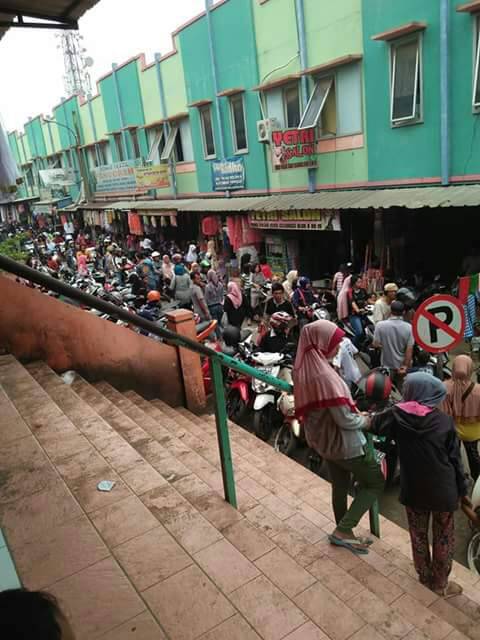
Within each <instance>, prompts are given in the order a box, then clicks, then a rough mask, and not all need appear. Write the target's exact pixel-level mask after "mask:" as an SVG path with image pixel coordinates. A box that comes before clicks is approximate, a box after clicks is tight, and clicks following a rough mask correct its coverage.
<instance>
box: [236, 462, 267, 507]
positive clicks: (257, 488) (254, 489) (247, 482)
mask: <svg viewBox="0 0 480 640" xmlns="http://www.w3.org/2000/svg"><path fill="white" fill-rule="evenodd" d="M239 468H241V466H240V467H239ZM238 486H239V487H241V488H242V489H243V490H244V491H246V492H247V493H248V494H249V495H251V496H252V498H255V500H261V499H262V498H265V497H266V496H268V495H269V494H270V492H269V491H268V490H267V489H265V487H262V485H260V484H258V482H256V481H255V480H252V478H249V477H248V476H246V477H245V478H243V480H240V481H239V482H238Z"/></svg>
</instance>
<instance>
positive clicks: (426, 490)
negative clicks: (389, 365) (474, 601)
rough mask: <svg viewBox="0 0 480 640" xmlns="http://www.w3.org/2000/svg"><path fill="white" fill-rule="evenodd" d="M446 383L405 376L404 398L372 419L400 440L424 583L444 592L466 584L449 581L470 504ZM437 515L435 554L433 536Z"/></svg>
mask: <svg viewBox="0 0 480 640" xmlns="http://www.w3.org/2000/svg"><path fill="white" fill-rule="evenodd" d="M446 393H447V391H446V388H445V385H444V384H443V383H442V382H441V381H440V380H438V379H437V378H434V377H433V376H432V375H430V374H428V373H411V374H410V375H408V376H407V377H406V379H405V384H404V387H403V398H404V399H403V401H402V402H400V403H399V404H397V405H396V406H395V407H393V408H391V409H388V410H387V411H386V412H384V413H383V414H378V415H377V416H375V417H374V418H373V420H372V425H371V430H372V431H373V432H374V433H377V434H380V435H385V436H387V437H388V438H391V439H392V440H395V442H396V443H397V445H398V453H399V458H400V502H401V503H402V504H403V505H405V508H406V511H407V518H408V528H409V532H410V539H411V543H412V552H413V562H414V564H415V569H416V571H417V573H418V576H419V579H420V582H421V583H422V584H423V585H425V586H426V587H428V588H429V589H431V590H432V591H434V592H435V593H436V594H438V595H440V596H453V595H458V594H460V593H461V591H462V589H461V587H460V586H459V585H457V584H456V583H454V582H449V581H448V576H449V575H450V571H451V569H452V558H453V552H454V544H455V539H454V512H455V511H456V510H457V508H458V506H459V504H460V502H463V503H464V504H468V505H470V504H471V503H470V500H469V499H468V498H467V497H466V495H467V485H466V481H465V474H464V472H463V467H462V461H461V458H460V446H459V441H458V438H457V434H456V432H455V425H454V422H453V419H452V418H451V417H450V416H447V415H445V413H443V412H442V411H440V409H439V407H440V405H441V404H442V402H443V401H444V399H445V397H446ZM430 520H433V541H432V555H430V546H429V541H428V530H429V523H430Z"/></svg>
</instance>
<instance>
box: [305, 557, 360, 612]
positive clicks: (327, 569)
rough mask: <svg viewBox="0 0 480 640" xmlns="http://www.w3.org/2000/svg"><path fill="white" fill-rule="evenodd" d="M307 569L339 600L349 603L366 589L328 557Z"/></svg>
mask: <svg viewBox="0 0 480 640" xmlns="http://www.w3.org/2000/svg"><path fill="white" fill-rule="evenodd" d="M307 569H308V571H309V572H310V573H311V574H313V575H314V576H315V577H316V578H317V579H318V580H319V581H320V583H321V584H322V585H323V586H324V587H326V588H327V589H328V590H329V591H331V592H332V593H334V594H335V595H336V596H337V598H340V600H343V601H345V602H347V603H348V601H349V600H350V598H353V597H354V596H356V595H357V594H359V593H360V592H361V591H363V590H364V588H365V587H364V586H363V585H362V584H361V583H360V582H359V581H358V580H356V579H355V578H354V577H353V576H351V575H350V574H349V573H347V572H346V571H345V570H344V569H342V568H341V567H339V566H338V564H335V562H333V560H330V558H328V557H326V556H324V557H323V558H320V560H316V561H315V562H314V563H313V564H311V565H310V566H308V567H307Z"/></svg>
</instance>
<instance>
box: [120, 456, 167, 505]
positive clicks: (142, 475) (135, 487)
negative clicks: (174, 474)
mask: <svg viewBox="0 0 480 640" xmlns="http://www.w3.org/2000/svg"><path fill="white" fill-rule="evenodd" d="M122 479H123V480H125V482H126V483H127V484H128V486H129V487H130V489H131V490H132V491H133V492H134V493H136V494H137V496H140V495H142V494H143V493H146V492H147V491H151V490H152V489H157V488H158V487H163V486H165V485H166V484H167V481H166V480H165V478H163V477H162V476H161V475H160V474H159V473H158V471H156V470H155V469H154V468H153V467H152V465H150V464H149V463H148V462H145V460H142V461H141V462H139V463H137V464H136V465H135V466H134V467H132V469H129V470H128V471H125V472H124V473H122Z"/></svg>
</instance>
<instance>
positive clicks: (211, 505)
mask: <svg viewBox="0 0 480 640" xmlns="http://www.w3.org/2000/svg"><path fill="white" fill-rule="evenodd" d="M191 502H192V503H193V504H194V505H195V508H196V509H198V511H200V513H201V514H202V515H203V516H204V517H205V518H206V519H207V520H208V521H209V522H211V523H212V524H213V526H214V527H216V528H217V529H218V530H219V531H222V530H223V529H225V528H226V527H228V526H230V525H231V524H234V523H235V522H238V521H239V520H243V516H242V514H241V513H239V512H238V511H237V510H236V509H235V508H234V507H232V505H230V504H229V503H228V502H226V501H225V500H224V499H223V498H222V497H221V496H219V495H218V494H216V493H207V494H205V495H203V496H199V497H197V498H192V499H191Z"/></svg>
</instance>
